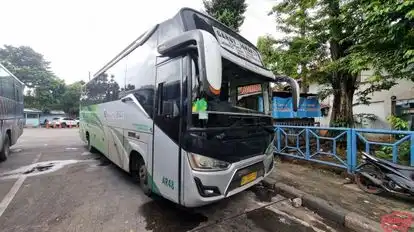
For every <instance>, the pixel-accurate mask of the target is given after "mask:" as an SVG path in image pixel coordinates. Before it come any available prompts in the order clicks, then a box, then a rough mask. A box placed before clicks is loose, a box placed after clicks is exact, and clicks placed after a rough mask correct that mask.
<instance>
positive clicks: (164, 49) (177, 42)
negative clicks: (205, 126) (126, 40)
mask: <svg viewBox="0 0 414 232" xmlns="http://www.w3.org/2000/svg"><path fill="white" fill-rule="evenodd" d="M188 49H196V50H197V53H198V67H199V74H200V79H201V80H202V84H203V91H204V92H205V93H206V94H207V95H208V96H211V97H218V96H219V95H220V88H221V82H222V62H221V47H220V45H219V44H218V42H217V39H216V38H215V37H214V36H213V35H212V34H211V33H209V32H207V31H204V30H191V31H187V32H184V33H182V34H180V35H179V36H176V37H174V38H171V39H169V40H167V41H165V42H164V43H162V44H160V45H159V46H158V53H160V54H161V55H178V54H182V53H183V52H187V51H188Z"/></svg>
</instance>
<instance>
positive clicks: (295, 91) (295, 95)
mask: <svg viewBox="0 0 414 232" xmlns="http://www.w3.org/2000/svg"><path fill="white" fill-rule="evenodd" d="M275 82H276V83H277V82H279V83H280V82H287V83H288V84H289V85H290V87H291V89H292V107H293V111H295V112H297V111H298V108H299V99H300V88H299V84H298V82H297V81H296V80H295V79H293V78H291V77H288V76H284V75H277V76H275Z"/></svg>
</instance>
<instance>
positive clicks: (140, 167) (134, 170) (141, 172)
mask: <svg viewBox="0 0 414 232" xmlns="http://www.w3.org/2000/svg"><path fill="white" fill-rule="evenodd" d="M131 158H132V160H131V162H132V163H131V174H132V177H133V178H134V180H135V181H136V182H137V183H139V187H140V188H141V189H142V191H143V192H144V194H145V195H147V196H150V195H151V187H150V186H149V181H148V179H149V178H148V171H147V167H146V166H145V163H144V161H143V160H142V158H141V157H138V155H134V156H132V157H131Z"/></svg>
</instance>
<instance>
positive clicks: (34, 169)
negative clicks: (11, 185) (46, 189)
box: [0, 160, 99, 180]
mask: <svg viewBox="0 0 414 232" xmlns="http://www.w3.org/2000/svg"><path fill="white" fill-rule="evenodd" d="M80 162H84V163H87V162H93V163H92V164H95V163H96V162H97V161H95V160H56V161H45V162H38V163H34V164H30V165H27V166H23V167H20V168H18V169H15V170H12V171H9V172H4V173H0V180H4V179H16V178H19V177H20V176H22V175H25V176H28V177H29V176H37V175H41V174H47V173H51V172H55V171H57V170H59V169H61V168H63V167H65V166H66V165H70V164H75V163H80ZM98 164H99V163H98Z"/></svg>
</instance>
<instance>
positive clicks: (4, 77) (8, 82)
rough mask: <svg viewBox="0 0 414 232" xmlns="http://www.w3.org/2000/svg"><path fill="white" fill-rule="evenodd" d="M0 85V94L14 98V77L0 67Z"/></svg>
mask: <svg viewBox="0 0 414 232" xmlns="http://www.w3.org/2000/svg"><path fill="white" fill-rule="evenodd" d="M0 86H1V91H0V93H1V96H3V97H5V98H8V99H12V100H14V99H15V98H16V97H15V92H14V78H13V77H12V76H11V75H10V74H9V73H8V72H6V70H4V69H3V68H1V67H0Z"/></svg>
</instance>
